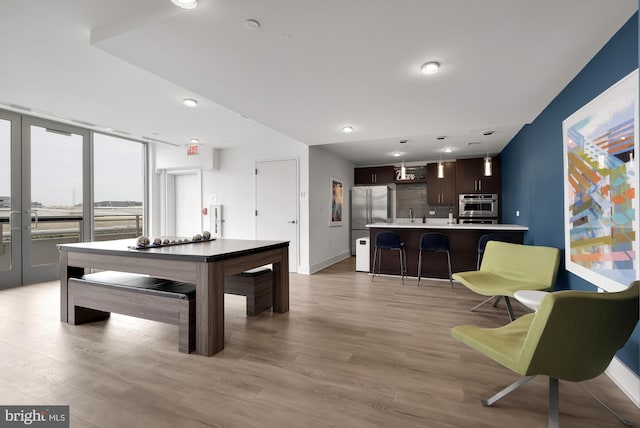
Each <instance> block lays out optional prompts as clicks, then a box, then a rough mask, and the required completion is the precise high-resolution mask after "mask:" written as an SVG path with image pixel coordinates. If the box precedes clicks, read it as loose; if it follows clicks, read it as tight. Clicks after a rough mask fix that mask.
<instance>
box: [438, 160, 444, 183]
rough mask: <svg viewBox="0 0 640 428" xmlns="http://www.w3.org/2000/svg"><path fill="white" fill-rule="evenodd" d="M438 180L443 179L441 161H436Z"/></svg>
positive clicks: (442, 164)
mask: <svg viewBox="0 0 640 428" xmlns="http://www.w3.org/2000/svg"><path fill="white" fill-rule="evenodd" d="M438 178H444V163H443V162H442V159H440V160H439V161H438Z"/></svg>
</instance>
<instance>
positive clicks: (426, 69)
mask: <svg viewBox="0 0 640 428" xmlns="http://www.w3.org/2000/svg"><path fill="white" fill-rule="evenodd" d="M439 68H440V63H439V62H435V61H430V62H425V63H424V64H422V67H420V70H422V74H433V73H437V72H438V69H439Z"/></svg>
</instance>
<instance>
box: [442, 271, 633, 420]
mask: <svg viewBox="0 0 640 428" xmlns="http://www.w3.org/2000/svg"><path fill="white" fill-rule="evenodd" d="M639 284H640V281H634V282H633V283H632V284H631V285H630V286H629V287H628V288H627V289H626V290H624V291H620V292H612V293H594V292H586V291H559V292H556V293H549V294H547V295H546V296H545V297H544V298H543V299H542V302H541V304H540V307H539V308H538V311H537V312H536V313H535V314H528V315H524V316H522V317H520V318H518V319H517V320H515V321H513V322H512V323H510V324H507V325H505V326H503V327H499V328H480V327H475V326H469V325H463V326H458V327H455V328H453V329H452V330H451V335H452V336H453V337H454V338H456V339H458V340H460V341H461V342H464V343H465V344H467V345H469V346H470V347H472V348H474V349H476V350H478V351H479V352H481V353H483V354H485V355H486V356H487V357H489V358H491V359H492V360H494V361H496V362H498V363H500V364H502V365H503V366H505V367H507V368H509V369H511V370H513V371H514V372H516V373H518V374H520V375H522V376H524V377H523V378H520V379H519V380H518V381H517V382H515V383H513V384H512V385H510V386H508V387H507V388H505V389H504V390H502V391H500V392H499V393H497V394H496V395H494V396H493V397H491V398H490V399H488V400H483V401H482V404H483V405H484V406H491V405H492V404H494V403H495V402H497V401H498V400H500V399H502V398H504V397H505V396H506V395H508V394H509V393H511V392H513V391H514V390H516V389H518V388H519V387H520V386H522V385H524V384H525V383H526V382H528V381H529V380H531V379H532V378H533V377H535V376H536V375H546V376H549V427H550V428H552V427H558V426H559V396H558V393H559V392H558V380H559V379H562V380H568V381H572V382H580V381H584V380H588V379H592V378H594V377H596V376H598V375H600V374H601V373H603V372H604V370H605V369H606V368H607V366H608V365H609V363H610V362H611V360H612V359H613V357H614V355H615V353H616V351H618V350H619V349H620V348H622V347H623V346H624V344H625V343H626V342H627V340H628V339H629V336H630V335H631V333H632V332H633V329H634V328H635V326H636V324H637V322H638V308H639V301H638V287H639ZM594 398H595V397H594ZM598 402H599V403H600V404H603V405H604V403H602V402H601V401H600V400H598ZM605 407H606V406H605ZM606 408H607V410H609V411H611V412H612V413H613V414H614V415H615V416H616V417H618V419H620V420H621V421H622V422H623V423H625V424H628V422H627V421H625V420H624V419H622V418H621V417H619V416H618V415H616V414H615V413H614V412H613V411H612V410H611V409H609V408H608V407H606Z"/></svg>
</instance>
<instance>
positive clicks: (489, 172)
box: [484, 153, 492, 177]
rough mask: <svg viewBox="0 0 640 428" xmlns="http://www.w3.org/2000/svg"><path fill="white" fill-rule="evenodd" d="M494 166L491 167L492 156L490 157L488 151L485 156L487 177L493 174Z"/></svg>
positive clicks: (485, 174)
mask: <svg viewBox="0 0 640 428" xmlns="http://www.w3.org/2000/svg"><path fill="white" fill-rule="evenodd" d="M491 170H492V168H491V158H490V157H489V154H488V153H487V156H486V157H485V158H484V176H485V177H491V175H492V171H491Z"/></svg>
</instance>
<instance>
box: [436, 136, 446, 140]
mask: <svg viewBox="0 0 640 428" xmlns="http://www.w3.org/2000/svg"><path fill="white" fill-rule="evenodd" d="M445 138H447V137H445V136H444V135H441V136H439V137H436V140H444V139H445Z"/></svg>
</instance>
